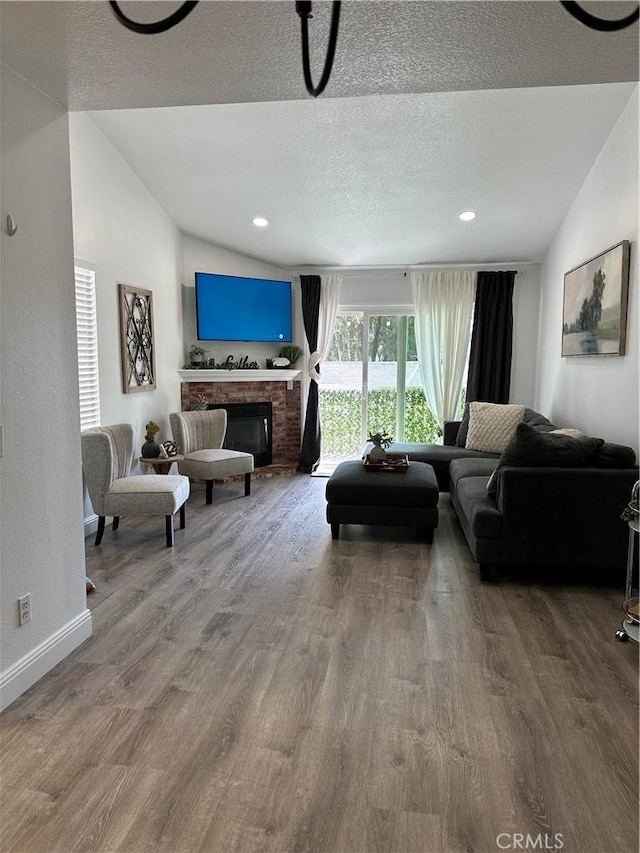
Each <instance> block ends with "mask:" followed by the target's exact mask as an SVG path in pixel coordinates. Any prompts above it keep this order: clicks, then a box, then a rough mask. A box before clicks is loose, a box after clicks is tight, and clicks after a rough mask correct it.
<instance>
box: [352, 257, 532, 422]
mask: <svg viewBox="0 0 640 853" xmlns="http://www.w3.org/2000/svg"><path fill="white" fill-rule="evenodd" d="M485 268H487V267H483V266H482V265H480V266H479V267H478V269H485ZM488 268H490V269H495V267H494V266H493V265H491V266H490V267H488ZM507 268H510V269H513V268H514V267H513V265H511V266H510V267H507ZM517 268H518V275H516V278H515V286H514V291H513V359H512V363H511V395H510V400H511V402H514V403H524V404H525V405H528V406H533V402H534V397H535V386H536V353H537V318H538V313H539V298H540V267H539V266H538V265H537V264H525V265H523V264H519V265H518V267H517ZM340 306H341V307H342V308H349V307H350V308H364V307H367V308H370V309H371V308H373V309H374V310H376V309H381V310H384V308H385V307H389V306H394V307H398V308H400V307H406V308H407V310H408V311H412V310H413V298H412V295H411V281H410V278H409V274H407V275H406V277H405V276H404V273H403V271H402V270H388V271H387V272H384V273H383V272H381V271H376V272H366V271H362V272H358V273H349V272H347V271H345V276H344V279H343V282H342V287H341V288H340Z"/></svg>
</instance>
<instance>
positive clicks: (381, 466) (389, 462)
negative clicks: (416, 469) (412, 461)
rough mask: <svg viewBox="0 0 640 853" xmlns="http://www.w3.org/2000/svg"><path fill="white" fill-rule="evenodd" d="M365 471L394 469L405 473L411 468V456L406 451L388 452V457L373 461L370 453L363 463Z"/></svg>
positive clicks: (396, 471)
mask: <svg viewBox="0 0 640 853" xmlns="http://www.w3.org/2000/svg"><path fill="white" fill-rule="evenodd" d="M362 464H363V465H364V470H365V471H393V472H395V473H404V472H405V471H408V470H409V457H408V456H407V454H406V453H387V458H386V459H381V460H375V461H373V462H372V461H371V459H370V458H369V454H368V453H367V455H366V456H365V457H364V461H363V463H362Z"/></svg>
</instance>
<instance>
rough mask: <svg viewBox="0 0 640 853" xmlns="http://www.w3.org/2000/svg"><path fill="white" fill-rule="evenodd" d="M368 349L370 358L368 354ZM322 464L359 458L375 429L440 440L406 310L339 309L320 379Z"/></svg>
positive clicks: (399, 435) (409, 438) (403, 437)
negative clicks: (346, 311)
mask: <svg viewBox="0 0 640 853" xmlns="http://www.w3.org/2000/svg"><path fill="white" fill-rule="evenodd" d="M363 353H364V354H365V357H364V358H363ZM320 416H321V423H322V464H323V465H325V464H329V465H330V464H331V462H337V461H340V459H345V458H349V457H351V458H354V457H355V458H358V457H360V456H361V454H362V449H363V447H364V445H365V443H366V440H367V435H368V434H369V432H372V431H373V432H381V431H386V432H388V433H389V434H390V435H392V436H394V438H395V440H396V441H426V442H431V443H434V442H437V441H438V436H439V429H438V424H437V422H436V420H435V418H434V417H433V415H432V413H431V412H430V410H429V408H428V407H427V405H426V401H425V398H424V392H423V390H422V383H421V380H420V370H419V368H418V361H417V356H416V341H415V331H414V320H413V316H412V315H408V314H406V313H395V312H389V313H384V314H382V313H377V312H369V311H357V312H349V313H339V314H338V317H337V318H336V324H335V330H334V336H333V342H332V346H331V351H330V353H329V357H328V359H327V361H325V362H324V363H323V364H322V381H321V383H320Z"/></svg>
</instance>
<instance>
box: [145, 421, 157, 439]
mask: <svg viewBox="0 0 640 853" xmlns="http://www.w3.org/2000/svg"><path fill="white" fill-rule="evenodd" d="M144 428H145V429H146V432H145V434H144V440H145V441H153V440H154V438H155V437H156V435H157V434H158V433H159V432H160V427H159V426H158V424H157V423H156V422H155V421H149V423H148V424H145V427H144Z"/></svg>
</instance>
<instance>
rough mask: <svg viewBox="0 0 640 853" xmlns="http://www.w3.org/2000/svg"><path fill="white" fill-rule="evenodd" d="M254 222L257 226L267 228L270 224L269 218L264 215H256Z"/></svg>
mask: <svg viewBox="0 0 640 853" xmlns="http://www.w3.org/2000/svg"><path fill="white" fill-rule="evenodd" d="M253 224H254V225H255V226H256V228H266V227H267V225H268V224H269V220H268V219H265V218H264V216H256V217H255V219H254V220H253Z"/></svg>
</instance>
